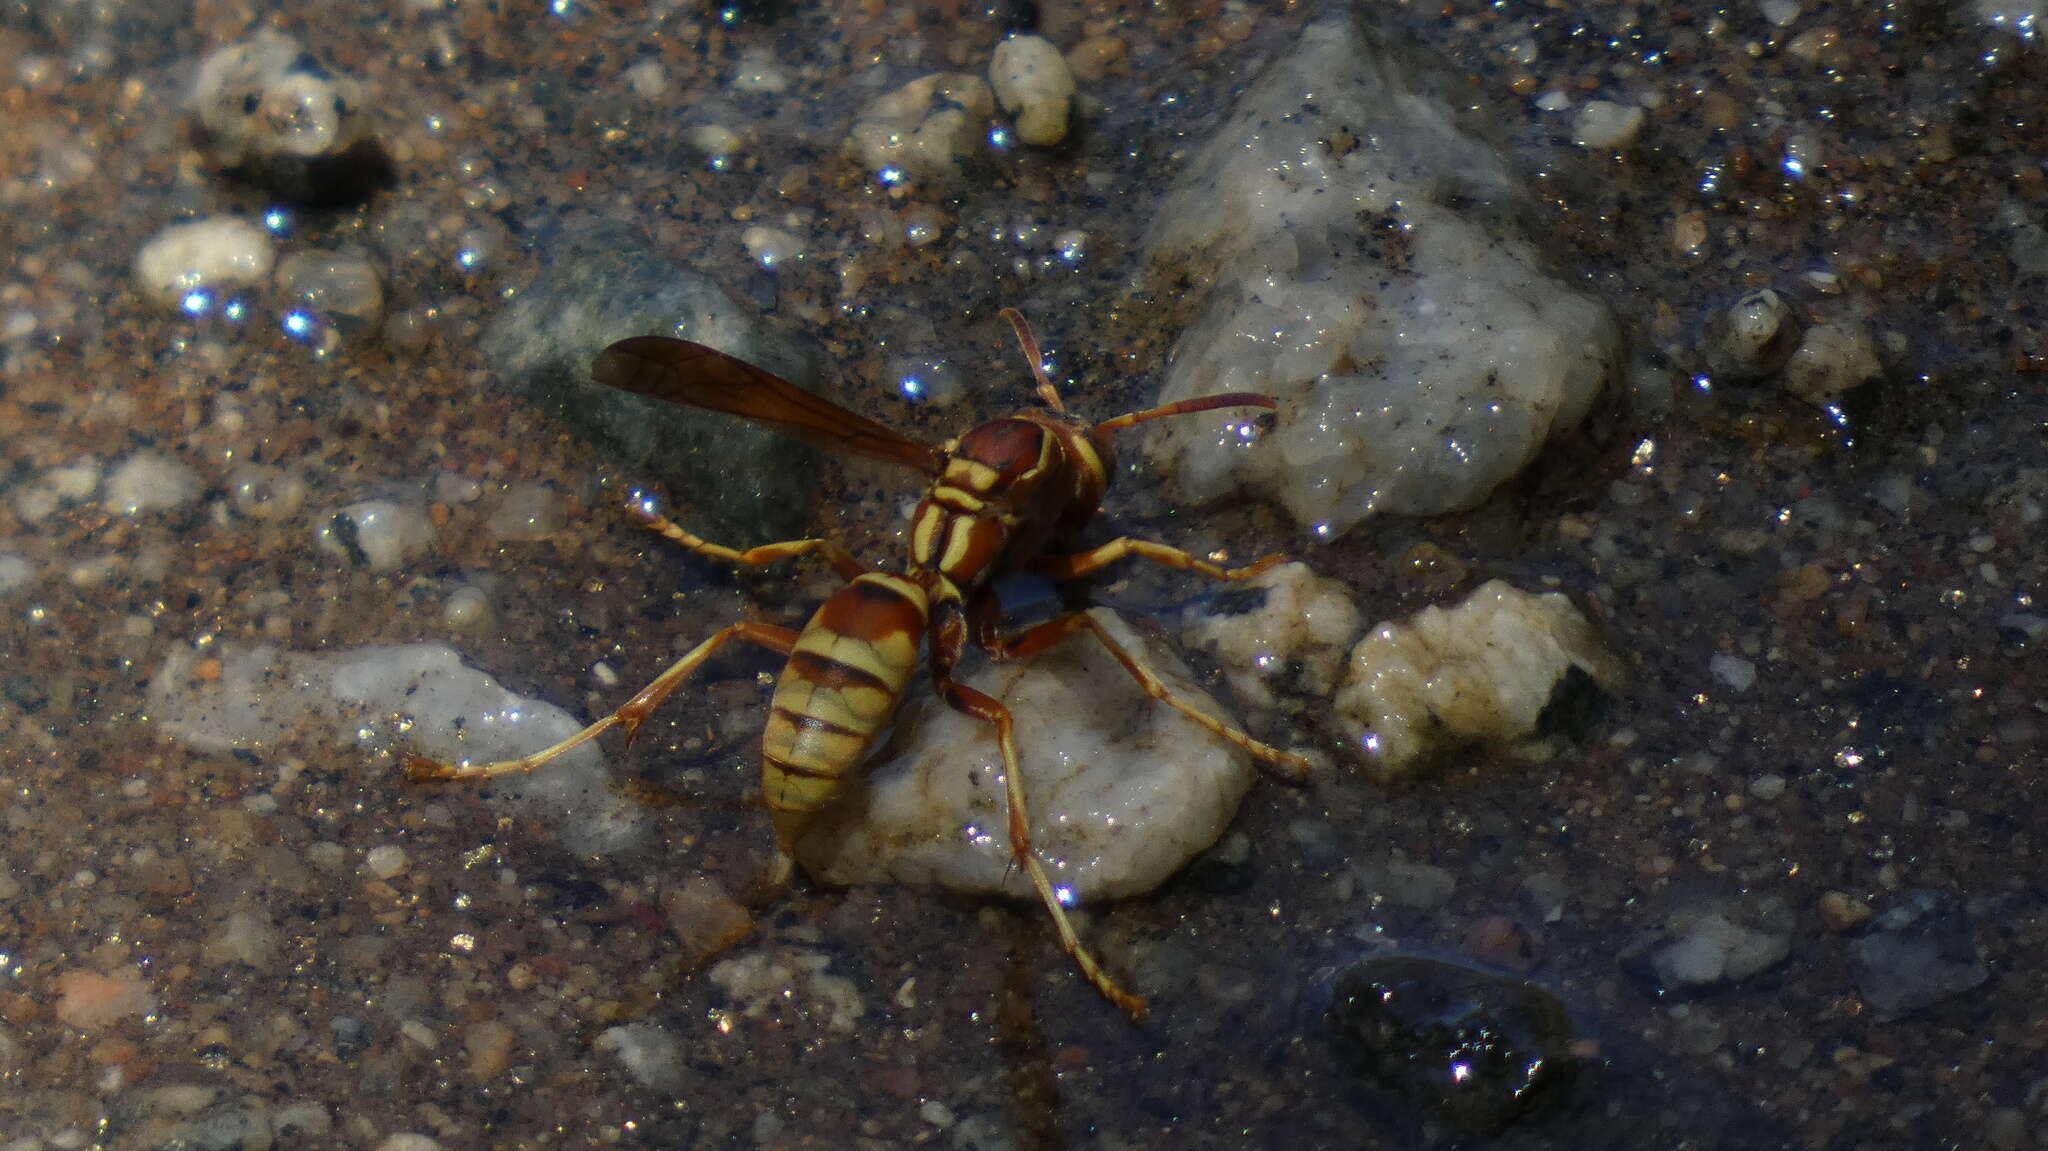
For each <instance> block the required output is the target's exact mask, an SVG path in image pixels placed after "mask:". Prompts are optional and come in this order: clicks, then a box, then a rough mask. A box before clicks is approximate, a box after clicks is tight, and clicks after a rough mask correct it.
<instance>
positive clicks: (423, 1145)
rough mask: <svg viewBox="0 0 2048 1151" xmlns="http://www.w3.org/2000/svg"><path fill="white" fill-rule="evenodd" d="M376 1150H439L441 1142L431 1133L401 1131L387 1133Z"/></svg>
mask: <svg viewBox="0 0 2048 1151" xmlns="http://www.w3.org/2000/svg"><path fill="white" fill-rule="evenodd" d="M377 1151H441V1143H440V1141H439V1140H437V1139H435V1138H434V1137H433V1136H431V1135H419V1134H415V1133H413V1132H411V1131H402V1132H399V1133H398V1134H396V1135H387V1136H385V1137H384V1140H383V1142H381V1143H378V1144H377Z"/></svg>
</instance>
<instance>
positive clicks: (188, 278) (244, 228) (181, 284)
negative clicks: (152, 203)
mask: <svg viewBox="0 0 2048 1151" xmlns="http://www.w3.org/2000/svg"><path fill="white" fill-rule="evenodd" d="M276 258H277V251H276V246H275V245H274V244H273V243H272V242H271V239H270V233H269V232H266V231H264V230H263V229H262V228H261V227H258V226H257V225H255V224H253V223H250V222H249V221H248V220H244V219H242V218H241V217H239V216H214V217H211V218H209V219H204V220H190V221H187V222H185V223H182V224H172V225H171V226H170V227H168V228H165V229H164V230H163V231H161V232H158V233H157V234H156V235H154V236H152V237H150V239H149V240H148V241H147V242H146V243H144V244H143V245H142V248H141V250H139V251H137V252H136V253H135V282H136V284H137V286H139V287H140V288H141V289H142V290H143V292H144V293H146V294H148V295H149V296H150V297H152V298H153V299H155V300H156V301H157V302H158V303H159V304H162V305H164V306H165V307H168V308H173V309H184V308H186V307H188V306H189V305H190V299H189V297H191V296H192V295H193V293H195V292H205V293H211V294H218V293H222V292H226V291H231V290H233V289H235V288H246V287H249V286H251V285H254V284H260V283H262V282H263V281H264V279H265V278H266V277H268V276H269V275H270V269H271V266H272V264H273V263H274V262H275V261H276Z"/></svg>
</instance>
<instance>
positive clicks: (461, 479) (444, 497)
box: [434, 471, 484, 504]
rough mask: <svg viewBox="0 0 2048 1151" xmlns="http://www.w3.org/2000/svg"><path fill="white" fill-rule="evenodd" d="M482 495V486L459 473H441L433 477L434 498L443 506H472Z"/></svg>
mask: <svg viewBox="0 0 2048 1151" xmlns="http://www.w3.org/2000/svg"><path fill="white" fill-rule="evenodd" d="M483 494H484V486H483V484H481V483H478V482H477V481H476V480H473V479H471V478H469V477H468V476H465V475H463V474H462V473H461V472H451V471H443V472H440V473H438V474H436V475H435V476H434V498H435V499H437V500H439V501H441V502H442V503H444V504H473V503H475V502H476V501H478V500H480V499H482V498H483Z"/></svg>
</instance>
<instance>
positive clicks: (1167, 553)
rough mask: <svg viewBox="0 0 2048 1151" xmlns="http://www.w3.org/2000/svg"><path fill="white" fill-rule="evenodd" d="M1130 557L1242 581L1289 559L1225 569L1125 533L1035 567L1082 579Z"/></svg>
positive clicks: (1275, 557)
mask: <svg viewBox="0 0 2048 1151" xmlns="http://www.w3.org/2000/svg"><path fill="white" fill-rule="evenodd" d="M1130 556H1137V557H1138V558H1139V559H1145V560H1151V561H1152V562H1153V563H1156V564H1160V565H1163V566H1165V567H1170V568H1173V569H1175V570H1176V571H1184V572H1189V571H1191V572H1200V573H1201V574H1202V575H1205V576H1208V577H1209V578H1210V579H1220V580H1229V581H1231V582H1233V583H1235V582H1237V581H1240V580H1248V579H1250V578H1252V577H1253V576H1255V575H1258V574H1259V573H1260V572H1263V571H1265V570H1266V569H1268V568H1270V567H1272V566H1273V565H1275V564H1278V563H1282V562H1285V560H1286V559H1287V557H1286V556H1284V555H1279V554H1277V553H1275V554H1273V555H1269V556H1263V557H1261V558H1260V559H1258V560H1257V561H1255V562H1253V563H1250V564H1247V565H1245V566H1244V567H1241V568H1226V567H1223V566H1221V565H1219V564H1213V563H1210V562H1209V561H1208V560H1205V559H1199V558H1197V557H1195V556H1194V555H1191V554H1189V553H1188V552H1185V551H1182V550H1181V549H1180V548H1176V547H1168V546H1167V545H1165V544H1159V543H1153V542H1152V541H1150V540H1137V539H1132V538H1131V537H1129V536H1123V537H1120V538H1118V539H1113V540H1111V541H1109V542H1108V543H1106V544H1103V545H1101V546H1100V547H1092V548H1089V549H1088V550H1087V551H1085V552H1075V553H1074V554H1072V555H1064V556H1045V557H1043V558H1041V559H1040V560H1038V561H1037V562H1036V563H1034V564H1033V565H1032V567H1033V569H1034V570H1036V571H1039V572H1043V573H1044V574H1045V575H1047V576H1049V577H1051V578H1052V579H1056V580H1070V579H1080V578H1081V577H1082V576H1086V575H1092V574H1094V573H1096V572H1098V571H1101V570H1102V569H1103V568H1106V567H1108V566H1109V565H1111V564H1113V563H1115V562H1117V561H1118V560H1121V559H1125V558H1127V557H1130Z"/></svg>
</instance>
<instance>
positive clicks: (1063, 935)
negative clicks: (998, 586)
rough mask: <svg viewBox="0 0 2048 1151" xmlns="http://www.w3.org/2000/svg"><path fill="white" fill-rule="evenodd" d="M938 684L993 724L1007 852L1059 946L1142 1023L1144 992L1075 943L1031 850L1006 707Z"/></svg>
mask: <svg viewBox="0 0 2048 1151" xmlns="http://www.w3.org/2000/svg"><path fill="white" fill-rule="evenodd" d="M938 687H939V694H941V695H943V696H944V697H945V699H946V702H947V703H948V704H950V705H952V706H953V707H954V708H955V709H956V710H958V711H961V712H964V713H965V714H967V715H971V716H973V717H974V718H976V719H979V720H981V721H983V722H984V723H988V724H991V725H993V726H994V727H995V729H996V747H997V748H998V749H999V750H1000V751H1001V752H1002V757H1003V786H1004V789H1005V790H1004V793H1005V798H1006V799H1007V800H1008V803H1007V806H1008V807H1009V811H1010V854H1011V857H1012V858H1014V859H1015V860H1016V861H1017V865H1018V866H1019V867H1022V868H1023V869H1024V874H1025V875H1027V876H1029V877H1030V878H1031V887H1032V889H1033V890H1035V891H1036V892H1038V901H1039V902H1040V903H1043V904H1044V905H1045V910H1046V914H1048V915H1050V916H1052V925H1053V929H1054V930H1055V931H1057V932H1058V933H1059V938H1060V950H1062V951H1064V952H1066V953H1067V954H1068V955H1070V956H1072V957H1073V960H1074V966H1076V967H1078V968H1080V969H1081V976H1082V978H1084V979H1086V980H1087V981H1088V982H1089V984H1090V985H1091V986H1093V987H1094V988H1095V990H1097V991H1099V992H1101V993H1102V997H1103V998H1104V999H1107V1000H1109V1001H1110V1002H1111V1003H1114V1004H1116V1005H1117V1006H1118V1007H1121V1008H1123V1010H1124V1012H1125V1013H1126V1014H1128V1015H1129V1016H1130V1017H1131V1019H1132V1020H1133V1021H1135V1022H1140V1023H1142V1022H1144V1019H1145V1010H1146V1007H1145V998H1144V996H1142V995H1134V994H1132V993H1131V992H1129V991H1125V990H1124V989H1123V987H1122V986H1121V985H1119V984H1118V983H1117V981H1116V980H1115V979H1113V978H1111V977H1110V974H1109V973H1108V972H1107V971H1104V970H1103V969H1102V964H1101V963H1099V962H1097V961H1096V959H1095V955H1094V953H1093V952H1090V951H1089V950H1088V948H1087V945H1085V944H1083V943H1082V942H1081V937H1080V935H1078V934H1077V933H1076V932H1075V931H1074V922H1073V920H1071V919H1069V918H1068V917H1067V909H1066V906H1065V905H1064V904H1062V903H1061V902H1060V898H1059V892H1058V891H1057V890H1056V889H1055V888H1054V887H1053V884H1052V877H1051V876H1049V875H1047V874H1046V872H1045V863H1044V862H1043V861H1042V860H1040V859H1039V858H1038V852H1037V851H1035V850H1033V849H1032V846H1031V814H1030V809H1029V808H1028V807H1027V806H1026V805H1025V800H1024V776H1023V772H1022V770H1021V769H1020V766H1019V762H1018V757H1017V741H1016V737H1015V734H1014V729H1015V726H1016V724H1015V721H1014V720H1013V719H1012V718H1011V716H1010V709H1009V708H1007V707H1004V706H1003V705H1002V704H1001V703H1000V702H999V701H997V700H996V699H995V698H994V697H992V696H989V695H986V694H984V693H982V692H979V691H976V690H974V689H973V688H971V687H968V686H967V685H966V684H963V683H958V682H956V681H954V680H953V679H952V677H950V676H942V677H940V678H939V682H938Z"/></svg>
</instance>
